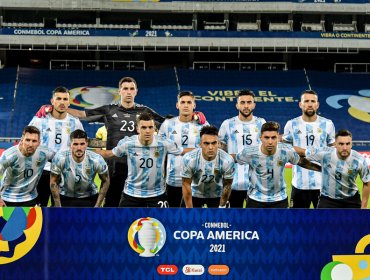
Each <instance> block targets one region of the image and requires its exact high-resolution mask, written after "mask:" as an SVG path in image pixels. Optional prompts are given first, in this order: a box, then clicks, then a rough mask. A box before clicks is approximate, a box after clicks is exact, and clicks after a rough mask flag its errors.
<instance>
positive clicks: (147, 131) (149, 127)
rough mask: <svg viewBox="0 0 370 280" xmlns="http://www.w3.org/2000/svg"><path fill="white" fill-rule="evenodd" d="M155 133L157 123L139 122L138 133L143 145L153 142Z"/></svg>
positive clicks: (151, 121)
mask: <svg viewBox="0 0 370 280" xmlns="http://www.w3.org/2000/svg"><path fill="white" fill-rule="evenodd" d="M154 132H155V123H154V121H153V120H150V121H139V125H138V128H137V133H138V134H139V140H140V142H141V143H144V142H145V143H151V142H152V141H153V135H154Z"/></svg>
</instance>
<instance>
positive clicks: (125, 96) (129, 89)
mask: <svg viewBox="0 0 370 280" xmlns="http://www.w3.org/2000/svg"><path fill="white" fill-rule="evenodd" d="M136 94H137V88H136V85H135V83H133V82H124V83H122V84H121V87H120V89H119V95H121V102H122V103H132V102H134V100H135V96H136Z"/></svg>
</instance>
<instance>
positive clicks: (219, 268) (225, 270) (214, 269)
mask: <svg viewBox="0 0 370 280" xmlns="http://www.w3.org/2000/svg"><path fill="white" fill-rule="evenodd" d="M229 272H230V269H229V267H228V266H227V265H224V264H213V265H211V266H209V267H208V273H209V274H211V275H227V274H229Z"/></svg>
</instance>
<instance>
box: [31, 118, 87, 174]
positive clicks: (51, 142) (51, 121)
mask: <svg viewBox="0 0 370 280" xmlns="http://www.w3.org/2000/svg"><path fill="white" fill-rule="evenodd" d="M29 125H33V126H36V127H37V128H38V129H39V130H40V132H41V145H43V146H46V147H48V148H49V149H51V150H53V151H54V152H59V151H66V150H68V149H69V144H70V140H69V135H70V134H71V132H73V131H75V130H76V129H82V130H84V129H83V126H82V124H81V122H80V120H79V119H78V118H75V117H73V116H72V115H70V114H67V116H66V117H65V118H64V119H62V120H59V119H56V118H54V117H53V116H52V115H51V114H47V115H46V117H45V118H38V117H33V119H32V120H31V122H30V124H29ZM45 170H50V163H47V164H46V167H45Z"/></svg>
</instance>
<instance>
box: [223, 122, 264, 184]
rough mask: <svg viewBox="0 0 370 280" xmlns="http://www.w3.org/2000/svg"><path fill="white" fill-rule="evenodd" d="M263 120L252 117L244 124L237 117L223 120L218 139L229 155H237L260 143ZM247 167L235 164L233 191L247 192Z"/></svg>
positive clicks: (246, 165)
mask: <svg viewBox="0 0 370 280" xmlns="http://www.w3.org/2000/svg"><path fill="white" fill-rule="evenodd" d="M265 122H266V121H265V119H263V118H259V117H255V116H254V117H253V118H252V120H251V121H249V122H244V121H241V120H240V119H239V117H238V116H236V117H233V118H230V119H227V120H225V121H224V122H223V123H222V125H221V127H220V131H219V139H220V141H221V142H222V143H224V144H225V145H227V151H228V153H229V154H237V153H239V152H240V151H242V150H243V148H244V147H248V146H251V145H257V144H259V143H260V142H261V141H260V131H261V127H262V125H263V124H264V123H265ZM248 173H249V165H248V164H245V165H241V164H238V163H236V164H235V175H234V180H233V184H232V189H233V190H248V189H249V186H250V182H249V175H248Z"/></svg>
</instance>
